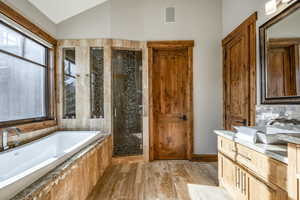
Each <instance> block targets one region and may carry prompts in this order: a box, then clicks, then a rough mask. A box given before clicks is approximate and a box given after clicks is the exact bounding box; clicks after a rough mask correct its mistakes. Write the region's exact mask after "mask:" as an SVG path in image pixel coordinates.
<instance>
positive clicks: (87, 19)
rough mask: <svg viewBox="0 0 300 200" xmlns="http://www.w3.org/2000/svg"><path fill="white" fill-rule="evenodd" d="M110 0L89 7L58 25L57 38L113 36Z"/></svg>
mask: <svg viewBox="0 0 300 200" xmlns="http://www.w3.org/2000/svg"><path fill="white" fill-rule="evenodd" d="M110 18H111V17H110V2H105V3H103V4H101V5H99V6H96V7H94V8H92V9H89V10H87V11H85V12H83V13H80V14H78V15H76V16H74V17H71V18H69V19H67V20H65V21H63V22H61V23H59V24H58V25H57V39H88V38H109V37H111V30H110V29H111V23H110Z"/></svg>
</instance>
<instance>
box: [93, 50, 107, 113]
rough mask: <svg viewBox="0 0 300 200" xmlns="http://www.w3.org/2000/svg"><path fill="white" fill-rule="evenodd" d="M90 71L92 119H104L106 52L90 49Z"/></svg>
mask: <svg viewBox="0 0 300 200" xmlns="http://www.w3.org/2000/svg"><path fill="white" fill-rule="evenodd" d="M90 69H91V78H90V84H91V86H90V87H91V118H103V117H104V109H103V104H104V91H103V70H104V51H103V48H99V47H92V48H90Z"/></svg>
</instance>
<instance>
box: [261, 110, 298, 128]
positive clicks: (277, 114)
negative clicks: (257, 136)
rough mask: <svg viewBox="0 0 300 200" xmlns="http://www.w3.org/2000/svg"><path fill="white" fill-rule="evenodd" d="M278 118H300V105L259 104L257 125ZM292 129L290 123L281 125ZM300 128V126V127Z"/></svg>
mask: <svg viewBox="0 0 300 200" xmlns="http://www.w3.org/2000/svg"><path fill="white" fill-rule="evenodd" d="M276 118H286V119H297V120H300V105H257V106H256V126H265V125H266V124H267V123H268V122H269V121H270V120H272V119H276ZM281 128H287V129H292V127H290V126H289V125H287V126H284V127H281ZM298 128H299V129H300V127H298Z"/></svg>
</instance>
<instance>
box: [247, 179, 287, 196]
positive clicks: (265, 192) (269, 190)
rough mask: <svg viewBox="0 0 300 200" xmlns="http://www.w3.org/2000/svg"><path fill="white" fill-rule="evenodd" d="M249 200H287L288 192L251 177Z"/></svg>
mask: <svg viewBox="0 0 300 200" xmlns="http://www.w3.org/2000/svg"><path fill="white" fill-rule="evenodd" d="M248 190H249V194H248V195H249V196H248V197H249V198H248V199H249V200H287V199H288V196H287V192H285V191H283V190H281V189H280V188H278V187H276V186H270V185H267V184H265V183H264V182H262V181H260V180H258V179H256V178H255V177H253V176H249V188H248Z"/></svg>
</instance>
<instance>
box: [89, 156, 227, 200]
mask: <svg viewBox="0 0 300 200" xmlns="http://www.w3.org/2000/svg"><path fill="white" fill-rule="evenodd" d="M217 171H218V170H217V163H200V162H189V161H155V162H150V163H133V164H118V165H113V166H111V167H110V168H109V169H108V170H107V171H106V172H105V173H104V176H103V177H102V178H101V180H100V182H99V183H98V184H97V186H96V187H95V189H94V190H93V192H92V193H91V195H90V196H89V198H88V200H231V198H230V197H229V196H228V194H227V192H226V191H225V190H224V189H222V188H219V187H217V185H218V181H217V178H218V177H217Z"/></svg>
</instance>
